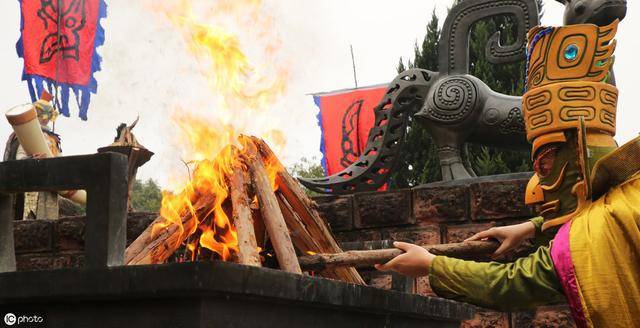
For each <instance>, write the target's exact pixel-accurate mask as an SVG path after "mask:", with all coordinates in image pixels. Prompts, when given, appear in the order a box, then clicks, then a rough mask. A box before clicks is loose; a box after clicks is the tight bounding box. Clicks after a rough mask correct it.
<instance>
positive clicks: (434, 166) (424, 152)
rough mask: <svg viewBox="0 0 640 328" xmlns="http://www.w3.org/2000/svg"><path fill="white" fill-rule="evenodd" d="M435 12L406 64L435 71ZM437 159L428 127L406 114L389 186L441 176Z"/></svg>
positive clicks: (398, 185)
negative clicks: (423, 35)
mask: <svg viewBox="0 0 640 328" xmlns="http://www.w3.org/2000/svg"><path fill="white" fill-rule="evenodd" d="M439 38H440V29H439V28H438V16H437V15H436V13H435V10H434V11H433V12H432V13H431V20H430V21H429V23H428V24H427V34H426V35H425V37H424V40H423V41H422V44H421V45H420V46H418V43H417V42H416V44H415V47H414V59H413V61H412V60H408V66H409V68H414V67H419V68H423V69H428V70H431V71H434V72H435V71H438V39H439ZM397 70H398V73H401V72H402V71H404V70H405V66H404V63H403V61H402V59H400V62H399V64H398V67H397ZM441 176H442V172H441V171H440V161H439V159H438V154H437V150H436V145H435V143H434V142H433V139H432V138H431V136H430V135H429V133H427V131H426V130H425V129H424V128H423V127H422V126H420V124H419V123H418V122H417V121H415V120H414V119H413V118H409V124H408V125H407V135H406V142H405V145H404V147H403V149H402V152H401V154H400V159H399V163H398V166H397V167H396V169H395V170H394V171H393V172H392V173H391V181H390V188H406V187H411V186H416V185H419V184H422V183H427V182H431V181H438V180H440V179H441Z"/></svg>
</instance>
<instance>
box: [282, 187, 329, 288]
mask: <svg viewBox="0 0 640 328" xmlns="http://www.w3.org/2000/svg"><path fill="white" fill-rule="evenodd" d="M276 197H277V198H278V204H279V205H280V210H281V211H282V215H283V216H284V220H285V222H286V223H287V227H289V232H290V235H291V240H292V241H293V244H294V245H295V246H296V247H297V248H298V249H299V250H302V251H303V252H304V251H305V250H316V249H318V250H319V249H321V248H322V247H321V246H320V245H318V243H317V242H316V240H315V239H313V238H312V237H311V234H310V233H309V231H308V230H307V227H306V226H305V225H304V223H303V222H302V220H300V216H298V214H296V213H295V212H294V211H293V208H291V205H290V204H289V202H288V201H287V199H286V198H284V195H282V192H280V191H279V190H278V191H276ZM319 273H320V275H321V276H323V277H326V278H331V279H340V275H339V274H338V273H337V272H335V270H333V269H326V270H322V272H319Z"/></svg>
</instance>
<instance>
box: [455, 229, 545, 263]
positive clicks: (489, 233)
mask: <svg viewBox="0 0 640 328" xmlns="http://www.w3.org/2000/svg"><path fill="white" fill-rule="evenodd" d="M535 232H536V227H535V226H534V225H533V223H532V222H531V221H527V222H523V223H520V224H514V225H510V226H504V227H493V228H491V229H488V230H485V231H481V232H478V233H477V234H475V235H473V236H471V237H469V238H467V239H466V240H465V241H473V240H487V239H489V238H493V239H497V240H498V241H500V247H498V249H497V250H496V251H495V252H494V253H493V255H492V258H494V259H495V258H499V257H502V256H503V255H505V254H506V253H507V252H509V251H511V250H513V249H515V248H517V247H518V246H520V244H522V242H523V241H525V240H526V239H528V238H532V237H533V236H534V235H535Z"/></svg>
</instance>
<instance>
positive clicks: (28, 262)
mask: <svg viewBox="0 0 640 328" xmlns="http://www.w3.org/2000/svg"><path fill="white" fill-rule="evenodd" d="M16 266H17V269H18V271H35V270H51V269H61V268H79V267H83V266H84V254H83V253H82V252H69V253H59V254H22V255H19V256H17V257H16Z"/></svg>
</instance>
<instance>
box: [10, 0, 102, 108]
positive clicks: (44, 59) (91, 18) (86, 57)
mask: <svg viewBox="0 0 640 328" xmlns="http://www.w3.org/2000/svg"><path fill="white" fill-rule="evenodd" d="M19 1H20V9H21V14H22V24H21V36H20V40H18V43H17V45H16V49H17V51H18V55H19V56H20V57H23V58H24V71H23V77H22V79H23V80H25V81H27V85H28V86H29V93H30V94H31V98H32V100H33V101H35V100H36V99H37V97H38V96H39V95H40V94H41V93H42V91H44V90H45V89H46V90H47V91H48V92H49V93H51V94H54V95H56V98H55V99H54V100H55V103H56V105H58V106H59V107H60V112H61V113H62V114H63V115H65V116H69V96H70V92H71V91H73V93H74V94H75V96H76V100H77V102H78V106H79V109H80V117H81V118H82V119H86V118H87V110H88V107H89V102H90V98H91V93H96V90H97V85H98V84H97V82H96V80H95V78H94V76H93V74H94V73H95V72H96V71H98V70H100V60H101V58H100V56H99V54H98V53H97V52H96V47H98V46H100V45H102V44H103V42H104V29H103V28H102V26H101V25H100V19H101V18H104V17H106V15H107V12H106V11H107V10H106V4H105V2H104V0H55V1H51V0H47V1H44V0H42V1H37V0H19ZM54 88H59V90H60V98H58V93H57V92H54Z"/></svg>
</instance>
